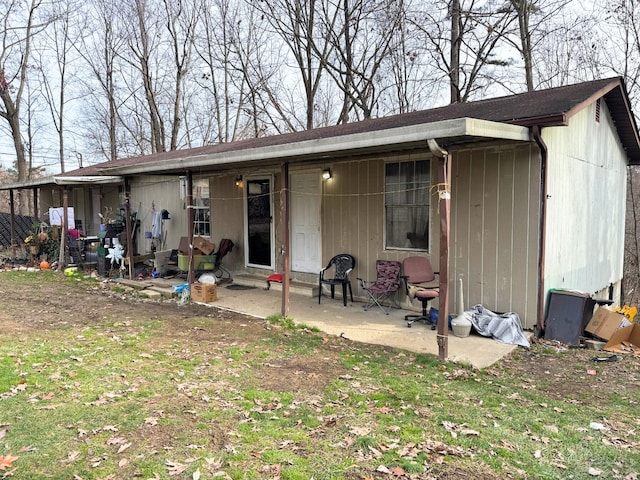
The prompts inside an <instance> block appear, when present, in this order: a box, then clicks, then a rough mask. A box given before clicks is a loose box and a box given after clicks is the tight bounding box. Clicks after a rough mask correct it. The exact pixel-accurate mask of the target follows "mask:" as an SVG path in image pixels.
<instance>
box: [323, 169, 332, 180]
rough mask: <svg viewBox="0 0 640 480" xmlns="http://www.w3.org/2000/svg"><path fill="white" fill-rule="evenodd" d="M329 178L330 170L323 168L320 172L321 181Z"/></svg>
mask: <svg viewBox="0 0 640 480" xmlns="http://www.w3.org/2000/svg"><path fill="white" fill-rule="evenodd" d="M330 178H331V169H330V168H325V169H324V170H323V171H322V179H323V180H329V179H330Z"/></svg>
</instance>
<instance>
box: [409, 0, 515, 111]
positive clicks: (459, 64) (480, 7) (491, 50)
mask: <svg viewBox="0 0 640 480" xmlns="http://www.w3.org/2000/svg"><path fill="white" fill-rule="evenodd" d="M434 7H435V8H431V9H425V10H424V11H423V12H422V14H420V15H415V16H413V17H412V20H411V21H412V22H413V23H414V25H415V26H416V27H417V28H418V29H419V30H420V31H421V32H422V34H423V35H424V38H425V40H426V42H427V43H428V44H429V45H430V47H431V48H430V49H429V53H430V55H431V56H432V58H433V61H434V64H435V65H436V68H438V69H439V70H440V71H441V72H442V73H443V76H444V78H446V80H447V82H448V84H449V90H450V95H449V97H450V98H449V100H450V102H451V103H459V102H466V101H468V100H469V99H470V98H471V97H472V96H473V95H474V94H475V93H476V92H478V91H484V90H485V89H486V88H487V87H488V86H489V85H491V84H493V83H494V82H496V81H498V79H499V78H500V76H501V72H500V71H499V70H502V69H505V68H506V67H508V66H509V64H510V63H511V62H510V59H509V58H505V57H504V55H503V54H502V53H499V46H500V42H501V41H502V38H503V36H504V35H505V34H506V33H507V32H508V31H509V30H510V29H511V27H512V19H511V18H510V16H509V14H508V13H507V12H504V11H501V10H499V9H497V8H495V5H493V4H491V3H486V2H481V1H479V0H471V1H468V2H465V3H460V2H458V1H457V0H451V1H448V0H447V1H445V2H442V1H440V0H436V1H435V3H434ZM447 17H448V19H449V22H447V21H445V20H446V18H447ZM447 26H449V28H447Z"/></svg>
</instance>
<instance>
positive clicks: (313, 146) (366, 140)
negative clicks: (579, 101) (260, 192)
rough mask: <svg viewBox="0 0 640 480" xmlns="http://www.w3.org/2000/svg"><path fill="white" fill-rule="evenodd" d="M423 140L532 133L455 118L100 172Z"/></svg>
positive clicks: (374, 148)
mask: <svg viewBox="0 0 640 480" xmlns="http://www.w3.org/2000/svg"><path fill="white" fill-rule="evenodd" d="M428 139H435V140H437V141H438V143H439V144H440V145H442V146H450V145H454V144H456V145H458V144H466V143H476V142H479V141H491V140H511V141H525V142H526V141H530V140H531V134H530V130H529V128H528V127H523V126H519V125H511V124H506V123H500V122H492V121H488V120H480V119H476V118H456V119H451V120H442V121H438V122H432V123H424V124H418V125H410V126H405V127H398V128H390V129H385V130H374V131H367V132H362V133H354V134H350V135H342V136H337V137H328V138H317V139H313V140H304V141H299V142H290V143H283V144H277V145H269V146H263V147H257V148H242V149H237V150H229V148H228V146H229V145H228V144H227V145H222V146H221V147H220V151H216V150H215V149H214V150H212V151H209V152H207V153H204V154H200V155H198V154H195V155H194V154H193V153H191V154H189V153H188V152H185V154H184V155H174V156H172V157H171V158H168V159H160V160H157V161H154V162H148V163H140V164H130V165H123V166H113V167H105V168H103V169H101V170H100V172H101V173H103V174H111V175H134V174H141V173H145V174H153V173H157V174H165V173H174V172H175V173H180V172H185V171H188V170H203V169H206V170H212V171H216V170H226V169H229V168H230V167H233V166H239V165H242V164H244V163H248V162H251V163H252V164H253V165H259V164H273V163H274V162H275V161H282V160H288V161H290V162H294V163H295V162H305V161H311V160H318V159H322V160H327V159H330V158H332V157H335V156H338V155H340V156H353V155H367V154H372V153H384V152H390V151H400V150H409V149H415V148H428V147H427V140H428Z"/></svg>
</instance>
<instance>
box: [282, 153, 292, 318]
mask: <svg viewBox="0 0 640 480" xmlns="http://www.w3.org/2000/svg"><path fill="white" fill-rule="evenodd" d="M280 176H281V177H282V178H281V179H280V221H281V222H282V237H283V241H282V244H283V245H282V315H283V316H284V317H288V316H289V301H290V299H289V285H290V282H289V278H290V271H289V270H290V263H289V162H282V165H281V168H280Z"/></svg>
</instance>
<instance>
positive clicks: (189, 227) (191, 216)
mask: <svg viewBox="0 0 640 480" xmlns="http://www.w3.org/2000/svg"><path fill="white" fill-rule="evenodd" d="M193 219H194V212H193V173H191V171H188V172H187V231H188V232H189V272H188V273H187V283H188V284H189V285H191V284H192V283H193V281H194V280H195V278H194V277H195V272H194V271H193V267H194V261H193V260H194V259H193Z"/></svg>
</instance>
